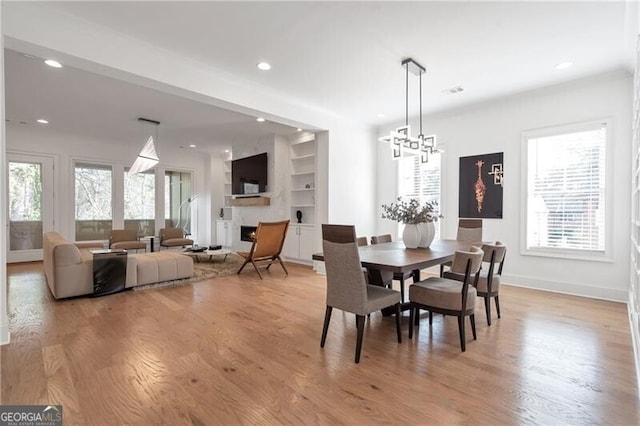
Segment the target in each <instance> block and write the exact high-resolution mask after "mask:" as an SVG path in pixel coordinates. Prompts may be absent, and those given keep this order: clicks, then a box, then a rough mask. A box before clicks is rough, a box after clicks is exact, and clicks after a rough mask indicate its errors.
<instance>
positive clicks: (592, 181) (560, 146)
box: [527, 124, 607, 252]
mask: <svg viewBox="0 0 640 426" xmlns="http://www.w3.org/2000/svg"><path fill="white" fill-rule="evenodd" d="M606 138H607V129H606V125H604V124H603V125H598V126H592V125H590V126H585V127H584V128H582V129H578V130H574V131H572V132H564V133H557V134H546V135H541V136H535V137H532V136H530V137H528V138H527V163H528V164H527V248H528V249H536V248H545V249H568V250H579V251H594V252H604V250H605V154H606Z"/></svg>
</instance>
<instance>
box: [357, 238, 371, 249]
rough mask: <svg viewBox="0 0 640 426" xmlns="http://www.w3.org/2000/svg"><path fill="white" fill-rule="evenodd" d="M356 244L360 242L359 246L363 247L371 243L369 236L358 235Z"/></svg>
mask: <svg viewBox="0 0 640 426" xmlns="http://www.w3.org/2000/svg"><path fill="white" fill-rule="evenodd" d="M356 244H358V247H362V246H366V245H369V242H368V241H367V237H358V238H356Z"/></svg>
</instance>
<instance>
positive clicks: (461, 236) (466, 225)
mask: <svg viewBox="0 0 640 426" xmlns="http://www.w3.org/2000/svg"><path fill="white" fill-rule="evenodd" d="M456 240H458V241H463V242H467V243H476V244H481V241H482V219H458V233H457V235H456ZM445 266H449V267H450V266H451V262H445V263H443V264H441V265H440V276H441V277H442V276H444V267H445Z"/></svg>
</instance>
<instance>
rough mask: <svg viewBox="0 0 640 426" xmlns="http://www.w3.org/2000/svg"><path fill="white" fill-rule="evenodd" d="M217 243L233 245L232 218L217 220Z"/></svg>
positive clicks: (226, 245)
mask: <svg viewBox="0 0 640 426" xmlns="http://www.w3.org/2000/svg"><path fill="white" fill-rule="evenodd" d="M216 244H218V245H221V246H223V247H231V246H232V245H233V222H232V221H230V220H216Z"/></svg>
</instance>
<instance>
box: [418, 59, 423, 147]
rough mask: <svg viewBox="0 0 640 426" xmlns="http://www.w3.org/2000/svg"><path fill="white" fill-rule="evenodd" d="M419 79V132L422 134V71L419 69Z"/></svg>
mask: <svg viewBox="0 0 640 426" xmlns="http://www.w3.org/2000/svg"><path fill="white" fill-rule="evenodd" d="M419 81H420V134H421V135H422V134H423V133H422V71H420V76H419Z"/></svg>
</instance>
